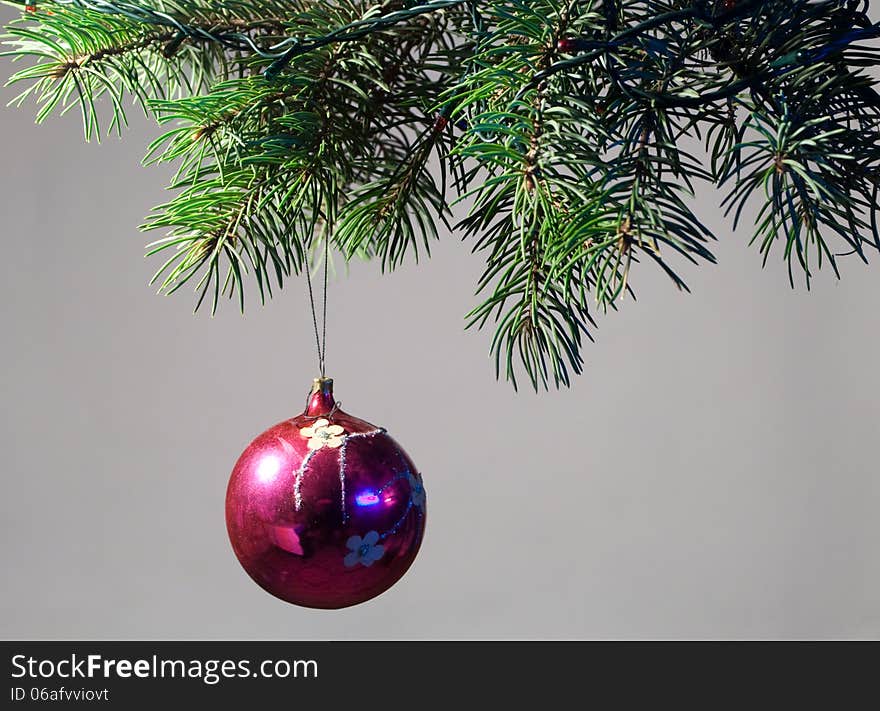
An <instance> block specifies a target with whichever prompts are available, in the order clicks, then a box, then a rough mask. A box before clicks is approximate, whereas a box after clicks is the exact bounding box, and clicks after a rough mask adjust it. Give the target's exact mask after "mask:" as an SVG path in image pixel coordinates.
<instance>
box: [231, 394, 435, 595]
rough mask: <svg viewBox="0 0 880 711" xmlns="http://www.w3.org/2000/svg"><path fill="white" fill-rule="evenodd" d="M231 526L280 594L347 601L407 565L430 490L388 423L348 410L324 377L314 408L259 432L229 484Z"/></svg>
mask: <svg viewBox="0 0 880 711" xmlns="http://www.w3.org/2000/svg"><path fill="white" fill-rule="evenodd" d="M226 527H227V529H228V531H229V538H230V540H231V541H232V548H233V549H234V551H235V555H236V556H238V560H239V562H240V563H241V564H242V566H243V567H244V569H245V570H246V571H247V572H248V574H249V575H250V576H251V577H252V578H253V579H254V581H256V582H257V583H258V584H259V585H261V586H262V587H263V588H264V589H266V590H267V591H268V592H270V593H272V594H273V595H275V596H276V597H279V598H281V599H282V600H286V601H287V602H292V603H294V604H295V605H302V606H304V607H319V608H339V607H348V606H349V605H357V604H358V603H361V602H364V601H366V600H369V599H370V598H373V597H376V595H379V594H381V593H383V592H385V591H386V590H387V589H388V588H390V587H391V586H392V585H394V583H396V582H397V581H398V580H399V579H400V577H401V576H402V575H403V574H404V573H405V572H406V570H407V568H409V566H410V565H411V564H412V562H413V560H414V559H415V557H416V553H418V550H419V546H420V545H421V542H422V535H423V534H424V531H425V490H424V488H423V486H422V478H421V475H420V474H419V473H418V472H417V470H416V467H415V465H414V464H413V463H412V460H411V459H410V458H409V457H408V456H407V455H406V453H405V452H404V451H403V449H401V447H400V445H398V444H397V442H395V441H394V440H393V439H392V438H391V437H389V436H388V435H387V434H386V432H385V430H384V429H382V428H380V427H375V426H374V425H371V424H370V423H368V422H364V421H363V420H360V419H358V418H356V417H352V416H351V415H348V414H346V413H345V412H343V411H342V410H340V409H339V408H338V407H337V405H336V404H335V402H334V400H333V381H332V380H329V379H325V378H321V379H318V380H316V381H315V387H314V388H313V389H312V394H311V395H310V397H309V401H308V405H307V407H306V410H305V412H304V413H303V414H302V415H299V416H298V417H294V418H293V419H290V420H285V421H284V422H280V423H279V424H277V425H275V426H274V427H271V428H270V429H268V430H266V431H265V432H263V434H261V435H259V436H258V437H257V438H256V439H255V440H254V441H253V442H251V443H250V445H249V446H248V448H247V449H245V451H244V452H243V453H242V455H241V457H239V459H238V462H237V463H236V465H235V468H234V469H233V470H232V476H231V477H230V479H229V487H228V489H227V491H226Z"/></svg>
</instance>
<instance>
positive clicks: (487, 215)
mask: <svg viewBox="0 0 880 711" xmlns="http://www.w3.org/2000/svg"><path fill="white" fill-rule="evenodd" d="M32 9H33V11H28V12H25V13H24V14H23V16H22V18H21V19H20V20H16V21H13V22H12V23H11V24H10V25H9V26H8V27H7V29H6V35H5V36H4V38H3V41H4V43H5V45H6V48H7V50H6V51H5V52H4V53H3V55H4V56H7V57H10V58H12V59H13V60H15V61H18V60H24V62H25V63H26V64H27V66H25V67H24V68H23V69H21V70H19V71H18V72H16V73H15V74H14V75H13V76H12V78H11V79H10V82H11V83H14V84H20V85H22V87H23V89H22V93H21V94H20V95H19V97H18V98H17V100H16V103H19V104H21V103H23V102H24V101H25V100H26V99H29V98H30V99H35V100H36V101H37V103H38V105H39V109H38V114H37V118H38V120H40V121H41V120H43V119H45V118H46V117H47V116H49V115H51V114H52V113H54V112H56V111H58V112H61V113H64V112H66V111H68V110H71V109H73V108H77V107H78V108H79V109H80V110H81V112H82V114H83V117H84V126H85V133H86V137H87V138H93V137H94V138H96V137H99V136H100V135H101V133H102V132H103V130H104V128H103V123H104V117H105V116H106V115H108V114H109V125H108V128H109V130H114V131H117V132H119V131H121V129H122V127H123V126H124V125H125V123H126V103H127V102H128V101H129V100H130V99H132V98H133V99H134V101H135V102H136V103H138V104H139V105H140V106H141V108H142V109H143V110H144V111H146V112H147V113H148V114H149V115H151V116H153V117H154V118H155V119H156V120H157V121H158V123H159V125H160V126H162V127H163V129H164V133H163V135H161V136H160V137H159V138H157V139H156V140H155V141H154V142H153V143H152V144H151V145H150V147H149V149H148V155H147V158H146V162H148V163H172V164H174V165H175V166H176V168H177V172H176V175H175V177H174V179H173V181H172V183H171V185H170V188H171V190H172V191H173V193H174V194H173V196H172V197H171V198H170V199H169V200H168V201H167V202H166V203H165V204H164V205H160V206H159V207H157V208H156V209H155V210H154V211H153V212H152V214H151V215H149V217H148V218H147V222H146V224H145V225H144V227H145V228H146V229H162V230H165V231H166V236H165V237H163V238H160V239H159V240H158V241H156V242H154V243H152V244H151V246H150V253H156V254H160V253H161V254H166V255H168V256H166V257H165V259H166V261H165V262H164V264H163V265H162V266H161V268H160V269H159V271H158V272H157V275H156V282H157V283H158V284H159V286H160V289H161V290H162V291H165V292H169V293H170V292H174V291H176V290H178V289H180V288H181V287H183V286H184V285H187V284H191V285H194V286H195V288H196V291H197V303H198V304H201V303H203V302H204V301H206V300H207V301H210V302H211V304H212V309H213V308H216V307H217V304H218V301H219V300H220V298H221V297H223V296H224V295H225V296H229V297H232V298H235V299H237V300H238V302H239V304H240V306H241V307H242V308H243V306H244V302H245V293H246V283H247V282H248V280H249V279H252V280H253V281H255V283H256V285H257V288H258V291H259V294H260V297H261V299H265V298H267V297H269V296H271V295H272V293H273V291H274V289H275V288H281V287H282V286H283V284H284V283H285V280H286V279H288V278H289V277H290V276H291V275H292V274H295V273H298V272H300V271H301V270H302V269H304V268H308V267H307V264H308V261H309V255H310V252H311V250H312V249H313V246H314V244H315V243H316V240H318V239H320V238H321V237H320V236H321V235H323V234H324V233H325V232H326V233H328V234H329V238H330V240H331V241H332V244H333V246H334V247H335V248H336V249H338V250H339V251H341V252H342V253H343V254H344V255H345V256H347V257H348V258H353V257H355V256H360V257H363V258H366V259H376V260H377V261H378V262H380V263H381V265H382V266H383V268H385V267H387V268H394V267H395V266H397V265H399V264H400V263H402V262H403V261H404V260H405V259H407V258H408V257H413V258H418V257H419V256H420V255H426V254H429V253H430V244H431V242H432V241H433V240H434V239H436V238H437V237H438V231H437V225H438V223H446V222H447V221H448V220H450V218H451V216H452V215H454V214H456V213H459V214H460V212H461V211H462V210H464V209H466V211H467V212H466V214H465V215H464V216H463V217H461V219H460V221H459V222H458V223H457V225H456V228H457V230H458V231H459V233H460V234H462V235H463V237H464V238H465V239H467V240H469V241H470V243H471V246H472V248H473V250H474V252H475V253H476V254H478V255H480V257H481V258H483V259H485V263H486V267H485V270H484V272H483V275H482V277H481V279H480V280H479V283H478V284H477V294H478V299H479V301H478V303H477V304H476V305H475V307H474V309H473V310H472V311H471V313H470V314H469V315H468V319H467V323H468V325H472V326H474V327H480V328H481V327H484V326H487V325H488V324H490V323H492V324H493V325H494V328H495V335H494V337H493V339H492V341H491V352H492V355H493V357H494V360H495V364H496V370H497V372H498V374H499V375H501V374H503V375H504V376H505V377H506V378H508V379H509V380H510V381H511V382H512V383H513V384H514V386H516V385H517V382H518V378H519V377H521V376H522V375H523V374H524V375H525V377H526V378H527V379H528V381H529V382H530V383H531V384H532V386H533V387H535V388H541V387H549V386H550V385H551V384H552V385H556V386H559V385H566V384H568V383H570V381H571V375H572V374H576V373H579V372H581V370H582V368H583V365H584V357H583V351H582V349H583V341H584V339H591V338H592V332H593V329H594V327H595V322H594V319H593V310H594V309H598V310H602V311H607V310H609V309H615V308H617V307H618V305H619V303H620V300H621V299H622V298H623V297H624V296H625V295H626V294H630V295H633V296H634V295H635V287H634V282H635V281H636V279H635V265H637V264H641V263H642V262H645V263H650V264H653V265H655V266H656V267H658V268H659V269H661V270H662V271H663V272H664V273H665V274H667V275H668V276H669V278H670V279H671V280H672V282H673V284H674V285H675V286H677V287H678V288H681V289H687V286H686V282H685V278H684V275H683V271H682V270H683V268H684V267H685V266H687V265H690V264H699V263H701V262H713V261H714V257H713V255H712V252H711V251H710V249H709V245H710V242H711V240H712V239H714V236H713V235H712V234H711V233H710V232H709V231H708V230H707V228H706V227H705V225H703V224H702V223H701V221H700V220H699V219H698V217H697V216H696V214H695V213H694V211H693V209H692V198H693V195H694V194H695V193H696V192H697V191H698V190H706V189H710V188H709V186H715V187H717V188H720V189H721V190H722V191H724V192H723V196H722V197H721V198H719V202H720V203H721V205H722V208H723V210H725V211H726V214H728V215H729V216H730V218H731V223H732V225H733V227H734V229H737V228H738V227H740V226H741V225H743V223H744V221H745V220H746V214H747V212H746V207H747V206H751V207H752V209H753V211H754V214H755V215H756V217H755V219H754V224H753V225H752V234H751V241H752V242H753V243H755V244H756V245H757V246H758V248H759V249H760V251H761V253H762V256H763V259H764V261H765V262H766V261H767V260H768V259H769V258H770V255H771V253H774V251H777V252H778V254H779V255H780V256H781V258H782V259H784V260H785V261H786V263H787V264H788V267H789V279H790V281H791V283H792V285H794V284H795V280H796V275H797V274H798V273H801V274H803V275H804V276H803V278H804V280H805V282H806V284H807V286H809V285H810V283H811V281H812V280H813V279H814V278H815V277H816V274H817V273H818V271H819V269H820V268H821V266H823V265H827V266H828V267H830V269H831V271H832V272H833V273H834V274H836V275H838V276H839V274H840V262H841V260H843V259H844V258H845V257H846V256H855V257H856V258H857V259H859V260H861V261H867V260H868V258H869V256H870V254H871V253H872V251H874V250H877V249H880V230H878V218H877V203H878V194H880V94H878V92H877V76H876V73H872V72H871V70H872V69H875V68H876V66H877V63H878V59H880V46H878V39H880V25H878V23H877V22H875V21H873V20H872V19H871V18H870V17H869V14H868V11H869V4H868V2H867V1H866V0H632V1H629V2H625V3H622V2H619V0H384V1H381V0H334V1H333V2H318V1H317V0H292V1H287V0H254V1H253V2H247V3H245V2H244V1H243V0H217V1H214V0H211V1H209V0H128V1H126V2H121V1H117V0H45V1H43V0H39V5H38V6H37V7H36V8H32ZM700 143H701V144H702V145H703V146H704V148H705V155H703V154H702V153H701V152H700V151H699V149H698V148H696V147H695V146H696V145H698V144H700ZM465 206H467V207H466V208H465ZM749 214H750V213H749ZM331 225H332V228H331Z"/></svg>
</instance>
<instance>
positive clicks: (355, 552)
mask: <svg viewBox="0 0 880 711" xmlns="http://www.w3.org/2000/svg"><path fill="white" fill-rule="evenodd" d="M345 545H346V546H347V547H348V549H349V550H350V551H351V552H350V553H349V554H348V555H347V556H345V559H344V560H343V563H345V567H346V568H351V567H353V566H355V565H357V564H358V563H360V564H361V565H364V566H366V567H367V568H369V567H370V566H371V565H372V564H373V563H375V562H376V561H377V560H379V558H381V557H382V555H383V554H384V553H385V546H383V545H382V544H381V543H379V533H378V532H377V531H370V532H369V533H368V534H367V535H366V536H364V537H363V538H361V537H360V536H352V537H351V538H349V539H348V540H347V541H346V542H345Z"/></svg>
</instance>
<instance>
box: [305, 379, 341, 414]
mask: <svg viewBox="0 0 880 711" xmlns="http://www.w3.org/2000/svg"><path fill="white" fill-rule="evenodd" d="M334 409H336V400H334V399H333V378H325V377H323V376H322V377H320V378H315V380H314V382H313V383H312V391H311V392H310V393H309V399H308V402H307V403H306V411H305V413H304V414H305V415H306V416H308V417H321V416H322V415H329V414H331V413H332V412H333V410H334Z"/></svg>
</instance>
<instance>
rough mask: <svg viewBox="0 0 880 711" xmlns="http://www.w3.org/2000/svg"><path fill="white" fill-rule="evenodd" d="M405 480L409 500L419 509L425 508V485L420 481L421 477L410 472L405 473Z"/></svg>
mask: <svg viewBox="0 0 880 711" xmlns="http://www.w3.org/2000/svg"><path fill="white" fill-rule="evenodd" d="M406 480H407V481H408V482H409V488H410V495H409V497H410V500H411V501H412V503H413V506H416V507H418V508H420V509H423V508H425V485H424V484H423V483H422V477H421V476H419V475H418V474H413V473H412V472H407V473H406Z"/></svg>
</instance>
